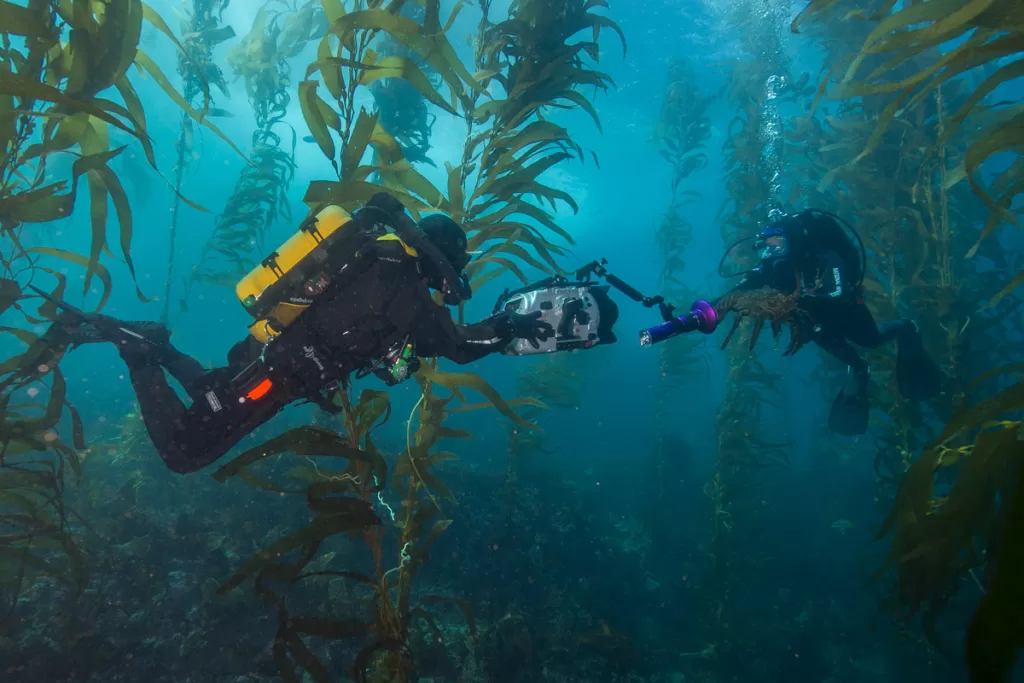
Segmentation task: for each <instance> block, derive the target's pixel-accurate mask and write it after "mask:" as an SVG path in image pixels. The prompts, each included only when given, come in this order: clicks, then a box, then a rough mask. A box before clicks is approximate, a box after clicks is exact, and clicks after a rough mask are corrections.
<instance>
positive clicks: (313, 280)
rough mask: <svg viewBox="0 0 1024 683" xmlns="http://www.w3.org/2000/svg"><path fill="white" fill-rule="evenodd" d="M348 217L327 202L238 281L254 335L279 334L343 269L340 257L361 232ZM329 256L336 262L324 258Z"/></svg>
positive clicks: (351, 253) (352, 251)
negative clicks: (252, 321) (250, 318)
mask: <svg viewBox="0 0 1024 683" xmlns="http://www.w3.org/2000/svg"><path fill="white" fill-rule="evenodd" d="M351 222H352V217H351V216H350V215H349V214H348V212H346V211H345V210H344V209H342V208H341V207H339V206H327V207H325V208H324V209H322V210H320V211H319V212H318V213H317V214H316V215H315V216H310V217H309V218H308V219H306V220H305V221H303V223H302V225H300V226H299V230H298V232H296V233H295V234H294V235H292V236H291V237H290V238H289V239H288V240H287V241H286V242H285V243H284V244H282V245H281V246H280V247H278V248H277V250H276V251H274V252H271V254H270V255H269V256H267V258H265V259H264V260H263V261H262V262H261V263H260V265H258V266H256V267H255V268H253V269H252V270H251V271H250V272H249V274H248V275H246V276H245V277H244V278H242V279H241V281H239V283H238V284H237V285H236V286H235V294H236V295H237V296H238V300H239V301H241V302H242V306H243V307H245V310H246V311H248V312H249V314H250V315H251V316H252V317H253V318H255V319H256V321H255V322H254V323H253V324H252V325H250V326H249V333H250V334H252V336H253V337H255V338H256V339H257V340H259V341H260V342H262V343H266V342H268V341H270V340H271V339H273V338H274V337H276V336H277V335H279V334H280V333H281V332H282V331H283V330H284V329H285V328H286V327H288V326H289V325H291V324H292V323H293V322H295V320H296V319H297V318H298V317H299V316H300V315H302V313H303V312H304V311H305V310H306V309H307V308H309V306H310V305H311V304H312V303H313V301H314V300H315V299H316V297H317V296H319V295H320V294H322V293H323V292H324V290H325V289H327V287H328V285H329V284H330V283H331V279H332V278H333V277H334V276H335V275H336V274H337V273H338V272H340V270H344V267H343V264H341V263H338V262H337V260H338V257H339V256H340V257H341V258H349V257H352V256H354V255H355V253H356V252H357V251H358V250H359V246H360V244H361V240H360V237H365V233H364V232H361V231H360V230H357V229H355V226H354V225H350V223H351ZM346 226H347V229H346ZM346 242H350V244H346ZM329 257H332V261H335V262H334V263H331V264H328V263H327V261H328V258H329Z"/></svg>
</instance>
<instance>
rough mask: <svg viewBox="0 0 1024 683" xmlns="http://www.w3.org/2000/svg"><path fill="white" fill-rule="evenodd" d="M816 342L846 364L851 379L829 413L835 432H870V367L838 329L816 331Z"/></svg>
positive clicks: (819, 329)
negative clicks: (868, 430)
mask: <svg viewBox="0 0 1024 683" xmlns="http://www.w3.org/2000/svg"><path fill="white" fill-rule="evenodd" d="M815 333H816V334H815V341H816V342H817V344H818V346H820V347H821V348H822V349H823V350H824V351H825V352H826V353H828V354H829V355H831V356H832V357H833V358H836V359H838V360H840V361H842V362H843V363H845V364H846V366H847V368H848V371H849V379H848V380H847V382H846V385H845V386H844V387H843V389H842V390H841V391H840V392H839V395H838V396H836V399H835V401H834V402H833V403H832V410H831V411H830V412H829V418H828V424H829V428H830V429H832V431H834V432H836V433H838V434H844V435H846V436H857V435H860V434H863V433H864V432H866V431H867V429H868V413H869V409H870V405H869V403H868V379H869V372H868V364H867V361H865V360H864V359H863V358H861V356H860V354H859V353H857V350H856V349H854V348H853V346H851V345H850V343H849V342H848V341H846V339H845V338H844V337H843V336H842V335H841V334H839V333H838V331H836V330H834V329H821V328H820V326H819V328H817V329H816V330H815Z"/></svg>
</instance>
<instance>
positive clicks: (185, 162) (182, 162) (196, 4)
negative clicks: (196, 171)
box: [160, 0, 235, 324]
mask: <svg viewBox="0 0 1024 683" xmlns="http://www.w3.org/2000/svg"><path fill="white" fill-rule="evenodd" d="M227 3H228V0H193V2H192V9H191V11H190V12H188V14H187V16H185V17H183V18H182V26H181V29H182V31H181V33H182V50H181V53H180V54H179V55H178V74H179V75H180V76H181V78H182V98H183V99H184V100H185V102H187V103H188V105H189V106H195V103H196V99H197V98H199V97H200V96H205V97H206V98H207V102H204V105H203V107H204V111H205V112H206V113H207V114H208V115H211V116H213V115H224V114H227V113H228V112H226V111H225V110H223V109H214V108H209V98H211V97H212V96H211V95H210V92H209V88H210V85H211V84H213V85H216V86H217V87H218V88H220V90H221V92H222V93H223V94H224V95H225V96H228V90H227V83H225V81H224V73H223V72H222V71H221V68H220V67H219V66H218V65H217V64H215V63H214V61H213V48H214V47H216V46H217V44H218V43H221V42H223V41H225V40H227V39H229V38H232V37H234V35H235V32H234V29H232V28H231V27H230V26H220V19H221V16H222V15H223V13H224V10H225V9H226V7H227ZM175 148H176V150H177V152H178V159H177V163H176V164H175V166H174V173H175V179H174V191H175V197H174V203H173V204H172V205H171V229H170V235H169V242H170V244H169V245H168V249H167V278H166V280H165V281H164V301H163V310H162V312H161V316H160V320H161V322H163V323H164V324H167V321H168V317H169V315H170V306H171V290H172V287H173V284H174V261H175V255H176V254H177V233H178V215H179V211H180V208H181V201H180V197H181V186H182V182H183V180H184V177H185V172H186V170H187V169H188V168H189V167H190V166H191V162H192V161H193V160H194V158H198V154H196V152H195V151H194V150H193V126H192V120H191V118H190V117H189V115H188V114H187V113H182V116H181V127H180V130H179V133H178V142H177V144H176V145H175Z"/></svg>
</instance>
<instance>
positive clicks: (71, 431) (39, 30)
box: [0, 0, 220, 619]
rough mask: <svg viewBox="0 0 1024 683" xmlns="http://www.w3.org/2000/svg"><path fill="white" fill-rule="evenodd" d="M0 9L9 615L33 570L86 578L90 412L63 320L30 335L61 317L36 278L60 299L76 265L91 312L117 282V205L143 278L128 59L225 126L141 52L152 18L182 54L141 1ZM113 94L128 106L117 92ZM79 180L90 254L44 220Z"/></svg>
mask: <svg viewBox="0 0 1024 683" xmlns="http://www.w3.org/2000/svg"><path fill="white" fill-rule="evenodd" d="M0 17H2V19H0V33H2V34H3V35H2V36H0V229H2V232H3V240H2V242H0V266H2V271H3V272H2V276H0V277H2V280H0V282H2V283H3V284H2V286H0V292H2V301H0V314H3V315H4V316H5V318H4V320H5V322H4V325H3V327H2V331H3V332H4V333H6V334H9V335H11V337H12V338H13V339H15V340H17V341H18V342H21V343H23V344H25V345H26V346H27V349H25V350H24V351H23V352H21V353H18V354H16V355H12V356H10V357H7V358H5V359H4V360H3V362H2V363H0V392H2V393H0V413H2V419H3V422H2V425H0V432H2V434H0V443H2V448H0V525H2V527H3V528H2V533H0V566H2V570H0V583H2V584H3V588H4V600H5V602H6V601H8V600H10V603H9V604H5V607H4V611H3V614H4V617H3V618H4V619H6V618H8V617H9V616H10V615H11V614H13V611H14V610H13V607H14V605H15V603H16V602H17V600H18V598H19V594H20V591H21V590H22V588H23V587H24V585H25V581H26V580H27V579H28V578H31V577H34V576H37V575H40V574H47V575H50V576H52V577H53V578H56V579H58V580H60V581H63V582H66V583H68V584H69V585H73V586H75V587H80V586H81V585H82V584H83V582H84V562H83V561H82V558H81V554H80V552H79V550H78V548H77V543H78V541H79V540H80V539H78V537H77V536H78V533H79V531H80V529H81V526H80V525H78V524H76V523H74V519H75V515H74V512H73V511H72V510H71V509H70V508H68V507H67V506H66V504H65V498H64V487H65V474H66V473H67V471H68V470H69V469H70V470H71V471H73V472H74V473H75V474H76V475H79V474H80V458H79V452H80V451H82V450H84V449H85V448H86V444H85V434H84V426H83V423H82V420H81V417H80V416H79V414H78V412H77V411H76V410H75V408H74V407H73V406H71V405H70V404H69V403H68V402H67V398H66V385H65V381H64V377H63V375H62V373H61V371H60V369H59V367H58V363H59V362H60V360H61V358H62V356H63V353H64V351H65V349H66V347H67V345H68V342H69V339H67V338H65V337H62V335H63V331H62V329H61V328H60V327H56V326H55V327H52V328H51V329H50V331H48V332H47V333H45V334H44V335H43V336H41V337H40V336H37V334H35V333H34V332H29V331H28V328H30V327H33V326H39V325H43V324H46V323H47V322H49V321H53V320H55V319H58V317H59V316H58V311H57V310H56V307H55V306H54V305H53V304H51V303H49V302H47V301H42V302H40V301H39V300H38V299H37V298H36V296H35V294H30V293H29V290H28V288H27V285H29V284H31V285H33V286H37V287H46V288H47V289H48V290H49V292H50V293H51V294H52V296H54V297H56V298H58V299H61V298H64V297H65V296H66V295H67V293H68V292H67V287H68V284H69V283H68V277H67V276H66V272H67V271H66V269H64V268H63V267H62V266H63V265H64V264H65V263H66V264H70V265H73V266H76V267H81V268H82V269H83V275H82V278H81V279H82V280H83V284H84V289H83V296H86V295H89V294H92V293H96V294H97V295H98V296H97V301H96V304H95V307H96V309H97V310H98V309H99V308H102V307H103V305H104V304H105V303H106V302H107V300H108V298H109V296H110V293H111V287H112V279H111V275H110V272H109V271H108V270H107V268H106V266H104V265H103V264H102V263H100V256H101V254H103V253H104V252H106V253H107V254H111V253H112V251H113V250H114V248H115V247H114V246H113V245H112V244H110V243H109V242H108V239H107V225H108V219H109V217H110V216H109V213H110V208H111V206H112V207H113V212H114V214H115V216H116V218H117V222H118V227H119V230H118V240H117V241H118V245H117V247H116V248H117V250H118V251H119V252H120V257H121V258H122V259H123V260H124V262H125V263H126V265H127V266H128V269H129V272H130V273H131V275H132V277H133V279H134V266H133V262H132V257H131V246H132V238H133V219H132V212H131V206H130V204H129V201H128V197H127V194H126V193H125V191H124V188H123V187H122V185H121V182H120V179H119V178H118V176H117V174H116V173H115V172H114V170H113V169H112V168H111V167H110V166H109V162H110V161H112V160H113V159H115V158H116V157H118V155H120V154H122V153H123V152H124V150H125V145H111V143H110V140H109V133H110V127H114V128H117V129H119V130H120V131H123V132H124V133H126V134H127V135H130V136H131V138H132V139H133V141H134V142H137V143H138V144H139V145H140V147H141V149H142V152H143V154H144V156H145V157H146V159H147V161H148V162H149V163H150V165H151V166H152V167H153V168H154V169H156V155H155V152H154V147H153V140H152V139H151V138H150V135H149V132H148V130H147V122H146V115H145V111H144V110H143V107H142V104H141V101H140V99H139V97H138V95H137V93H136V91H135V88H134V86H133V84H132V81H131V79H130V78H129V69H130V67H131V66H132V65H135V66H137V67H138V68H139V69H140V70H142V71H145V72H146V73H147V74H148V75H149V76H150V77H151V78H153V80H154V81H155V82H156V83H157V85H159V86H160V87H161V88H162V89H163V90H164V92H165V93H166V94H167V95H168V96H169V97H170V98H171V99H172V100H173V101H174V102H176V103H177V104H178V105H180V106H181V107H182V109H184V110H185V111H186V113H187V114H188V116H190V117H191V118H192V119H193V120H196V121H201V122H202V123H203V125H206V126H207V127H208V128H210V129H211V130H213V131H214V132H215V133H217V134H220V131H219V130H217V129H216V126H214V125H213V124H211V123H209V121H206V120H205V116H206V115H207V114H208V113H209V96H208V92H207V91H208V84H207V83H205V82H202V81H200V82H199V83H198V85H197V87H199V89H200V90H201V91H203V95H204V96H203V100H204V101H203V104H202V106H201V107H198V111H197V107H193V106H191V105H190V104H189V103H188V102H185V101H184V100H183V98H182V96H181V95H180V94H179V93H178V92H177V91H176V90H174V88H172V87H171V86H170V85H169V83H168V82H167V79H166V77H165V76H164V74H163V72H162V70H161V69H160V67H158V66H157V65H156V63H155V62H153V60H152V59H150V58H149V56H148V55H146V54H145V52H143V51H142V50H140V49H139V48H138V41H139V37H140V35H141V32H142V28H143V25H144V22H148V23H149V24H151V25H152V26H153V27H154V28H155V29H156V30H157V31H159V32H161V33H163V34H164V35H165V36H167V37H168V38H169V39H171V40H172V42H174V43H175V45H176V47H178V48H181V45H180V43H178V41H177V39H176V38H175V37H174V35H173V34H172V33H171V31H170V30H169V29H168V28H167V26H166V24H165V23H164V21H163V19H162V18H161V17H160V15H159V14H157V13H156V12H155V11H154V10H153V9H152V8H151V7H149V6H148V5H145V4H144V3H142V2H139V0H110V1H109V2H105V3H81V2H75V3H69V2H56V1H51V0H29V2H27V3H25V4H23V5H22V4H14V3H11V2H0ZM114 90H116V91H117V96H118V97H119V98H120V100H121V102H120V103H119V102H116V101H114V100H113V99H111V97H113V95H112V93H113V91H114ZM63 156H67V157H70V158H71V159H70V161H71V163H70V164H69V165H68V166H61V165H58V164H57V163H55V162H54V159H55V158H57V157H63ZM54 176H57V178H58V179H56V180H54ZM80 180H83V181H84V182H83V183H80V182H79V181H80ZM83 187H84V188H85V189H86V190H87V192H88V195H89V202H88V207H89V208H88V211H89V217H88V224H89V229H90V232H91V240H89V243H90V244H89V248H88V253H87V254H77V253H73V252H70V251H67V250H65V249H59V248H55V247H50V246H45V243H46V239H45V235H43V236H40V235H38V234H35V233H36V232H37V230H36V229H35V224H39V223H51V222H57V221H59V220H60V219H62V218H68V217H70V216H71V214H72V211H73V209H74V208H75V206H76V200H77V199H78V198H79V197H78V191H79V190H80V189H82V188H83ZM185 201H187V200H185ZM79 206H81V205H79ZM197 208H201V207H197ZM57 234H58V235H59V234H60V233H59V232H58V233H57ZM33 244H34V245H37V246H30V245H33ZM49 276H52V278H53V280H50V277H49ZM97 279H98V280H99V283H100V284H99V285H97V284H96V280H97ZM136 290H137V293H138V295H139V297H140V298H142V299H145V297H144V296H143V294H142V293H141V292H140V291H138V287H137V286H136ZM40 411H41V415H40V414H38V413H39V412H40ZM8 591H10V592H8Z"/></svg>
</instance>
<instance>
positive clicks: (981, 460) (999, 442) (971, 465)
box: [879, 366, 1024, 681]
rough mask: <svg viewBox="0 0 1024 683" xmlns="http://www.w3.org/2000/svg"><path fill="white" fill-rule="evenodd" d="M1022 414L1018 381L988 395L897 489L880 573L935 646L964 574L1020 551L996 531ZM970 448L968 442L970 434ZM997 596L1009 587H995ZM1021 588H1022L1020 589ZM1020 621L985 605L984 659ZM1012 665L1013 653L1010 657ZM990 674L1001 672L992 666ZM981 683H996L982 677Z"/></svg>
mask: <svg viewBox="0 0 1024 683" xmlns="http://www.w3.org/2000/svg"><path fill="white" fill-rule="evenodd" d="M1022 370H1024V368H1022V367H1020V366H1017V367H1010V368H1007V369H1005V370H1001V371H996V372H992V373H986V375H983V376H982V377H981V378H979V380H977V381H976V382H975V386H977V385H978V384H980V382H981V381H982V380H991V379H992V377H993V376H996V377H998V376H1001V375H1003V374H1007V373H1012V374H1019V373H1020V372H1021V371H1022ZM1022 409H1024V383H1022V382H1020V380H1019V378H1015V379H1014V381H1013V384H1011V385H1010V386H1008V387H1006V388H1004V389H1002V390H1000V391H998V392H996V393H995V394H993V395H992V396H989V397H987V398H985V399H982V400H980V401H977V402H973V403H967V402H965V404H964V407H963V408H962V409H961V410H960V411H959V412H958V413H957V415H955V416H954V417H953V419H952V420H951V421H950V422H949V424H948V425H947V426H946V429H945V430H944V431H943V433H942V434H941V435H940V436H939V437H938V438H937V439H935V440H934V441H933V442H932V443H931V444H930V445H929V446H928V447H927V448H926V449H925V450H924V452H923V453H922V454H921V457H920V458H918V459H917V460H916V461H914V463H913V464H912V465H911V467H910V469H909V470H908V471H907V474H906V476H905V477H904V478H903V480H902V482H901V483H900V488H899V492H898V494H897V498H896V502H895V505H894V507H893V509H892V510H891V512H890V513H889V515H888V517H887V518H886V520H885V521H884V523H883V525H882V527H881V530H880V532H879V537H880V538H881V537H883V536H885V535H888V534H891V535H892V545H891V547H890V552H889V559H888V562H887V565H886V567H885V570H892V571H894V572H895V575H896V583H895V585H894V587H893V589H892V593H891V597H890V601H891V603H892V605H893V606H894V607H899V608H901V609H903V610H906V611H908V612H909V613H911V614H914V613H917V612H919V611H924V616H925V627H926V632H927V633H928V636H929V638H930V639H932V641H933V642H936V644H938V643H937V641H938V636H937V632H936V631H935V618H936V617H937V615H938V613H939V611H940V609H941V608H942V607H943V605H944V604H945V603H946V602H947V601H948V600H949V599H950V598H951V597H952V596H953V595H954V594H955V593H956V591H957V590H958V587H959V584H960V582H961V581H962V580H963V579H964V578H965V577H966V576H967V575H968V573H969V572H970V571H971V570H973V569H975V568H976V567H979V566H980V565H982V564H983V563H984V562H985V560H986V558H988V567H989V569H990V570H991V569H993V568H994V567H996V566H998V565H996V564H993V562H992V558H996V561H998V558H999V557H1000V553H1001V552H1002V551H1003V549H1004V548H1005V549H1008V552H1009V553H1010V554H1009V557H1010V558H1011V559H1010V560H1009V562H1010V563H1011V564H1012V562H1013V561H1014V560H1013V559H1012V558H1013V557H1015V554H1016V553H1017V552H1018V551H1017V550H1016V549H1015V547H1016V545H1017V544H1018V543H1019V539H1013V540H1010V541H1009V542H1008V543H1007V545H1002V543H1003V541H1002V537H1001V536H999V534H998V530H999V529H1000V527H1001V526H1002V523H1003V522H1001V520H1005V519H1006V514H1007V512H1008V510H1009V508H1008V504H1009V503H1008V501H1011V500H1013V493H1014V489H1013V488H1012V487H1013V485H1014V482H1015V481H1016V479H1015V477H1014V476H1012V475H1013V474H1014V473H1015V472H1017V471H1018V470H1019V468H1021V466H1022V463H1024V460H1022V452H1021V445H1020V444H1021V442H1020V429H1021V427H1022V423H1021V421H1020V420H1019V419H1013V416H1014V414H1019V411H1020V410H1022ZM972 434H973V435H974V437H973V440H972V441H967V440H966V439H967V438H970V436H971V435H972ZM946 468H955V469H954V470H953V471H955V474H956V477H955V481H954V483H953V484H952V487H951V488H950V489H949V490H948V492H943V493H944V494H945V495H942V494H940V493H937V492H936V475H937V473H938V472H940V471H942V470H944V469H946ZM1000 586H1001V587H1000V591H1001V592H1002V593H1003V595H1007V593H1006V592H1005V591H1007V590H1008V589H1009V588H1010V585H1009V584H1007V583H1006V582H1005V579H1001V580H1000ZM1018 588H1019V584H1018ZM1021 618H1022V610H1021V605H1020V602H1019V601H1016V602H1015V601H1014V600H1012V599H1011V600H1008V601H1006V602H1003V603H1001V607H1000V608H998V609H997V608H994V607H993V606H992V605H991V604H988V605H987V606H986V607H985V608H984V610H983V614H982V616H981V617H980V619H981V620H982V623H981V625H979V626H978V627H977V628H988V629H991V633H990V635H991V636H992V637H993V638H994V640H993V641H992V644H993V645H994V647H993V651H991V652H990V653H989V654H990V655H992V656H994V657H997V658H998V659H999V660H1004V659H1005V657H1006V654H1007V653H1005V652H999V650H1000V644H1005V643H1006V642H1007V638H1008V637H1010V636H1011V634H1012V633H1016V632H1007V633H1002V632H1000V630H999V629H1000V628H1001V627H1003V626H1009V625H1012V624H1013V623H1018V622H1019V620H1020V619H1021ZM972 648H973V649H974V653H973V654H972V656H973V657H974V658H975V661H974V662H973V664H972V666H973V667H975V669H976V670H977V669H980V668H984V667H987V666H989V665H990V664H992V663H986V662H984V661H983V660H984V659H985V658H986V654H985V653H984V648H979V643H977V642H975V643H974V645H972ZM1011 661H1012V653H1011ZM995 668H997V669H998V668H999V667H998V666H996V667H995ZM978 680H979V681H982V680H984V681H998V680H1003V679H1001V678H998V677H996V678H984V677H981V678H979V679H978Z"/></svg>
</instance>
